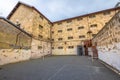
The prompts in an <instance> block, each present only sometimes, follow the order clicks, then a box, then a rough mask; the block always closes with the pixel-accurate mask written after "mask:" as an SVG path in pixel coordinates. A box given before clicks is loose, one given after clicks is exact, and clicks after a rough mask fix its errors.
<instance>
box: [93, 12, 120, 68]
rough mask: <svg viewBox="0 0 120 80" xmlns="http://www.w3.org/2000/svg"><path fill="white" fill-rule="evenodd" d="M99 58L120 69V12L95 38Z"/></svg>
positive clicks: (94, 42)
mask: <svg viewBox="0 0 120 80" xmlns="http://www.w3.org/2000/svg"><path fill="white" fill-rule="evenodd" d="M92 42H93V45H95V44H97V50H98V55H99V59H101V60H102V61H104V62H106V63H107V64H109V65H111V66H113V67H115V68H116V69H118V70H120V12H118V13H117V14H116V15H115V16H114V17H113V18H112V19H111V20H110V21H109V22H108V24H106V25H105V26H104V28H103V29H102V30H101V31H100V32H99V33H98V34H97V35H96V36H95V37H94V38H93V40H92Z"/></svg>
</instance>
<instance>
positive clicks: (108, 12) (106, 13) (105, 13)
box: [103, 11, 111, 15]
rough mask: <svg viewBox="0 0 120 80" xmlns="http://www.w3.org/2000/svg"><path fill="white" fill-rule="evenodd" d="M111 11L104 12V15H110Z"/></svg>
mask: <svg viewBox="0 0 120 80" xmlns="http://www.w3.org/2000/svg"><path fill="white" fill-rule="evenodd" d="M110 13H111V12H110V11H107V12H104V13H103V15H110Z"/></svg>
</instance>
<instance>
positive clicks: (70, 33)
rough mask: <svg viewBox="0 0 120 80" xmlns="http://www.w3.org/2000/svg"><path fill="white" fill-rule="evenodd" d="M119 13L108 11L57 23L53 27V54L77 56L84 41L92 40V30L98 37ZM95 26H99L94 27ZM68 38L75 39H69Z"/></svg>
mask: <svg viewBox="0 0 120 80" xmlns="http://www.w3.org/2000/svg"><path fill="white" fill-rule="evenodd" d="M117 11H118V10H112V11H106V12H101V13H97V14H90V15H87V16H83V17H78V18H74V19H68V20H63V21H58V22H55V23H54V24H53V27H52V40H53V45H52V47H53V49H52V52H53V54H54V55H67V54H74V55H77V52H76V49H77V45H83V44H82V43H83V41H84V40H86V39H90V37H89V36H88V34H87V32H88V31H89V30H91V31H92V35H96V34H97V33H98V32H99V31H100V30H101V28H103V26H104V25H105V24H106V23H107V22H108V21H109V20H110V19H111V18H112V17H113V16H114V14H115V13H116V12H117ZM91 16H95V17H91ZM95 24H96V25H97V26H92V25H95ZM68 29H72V30H68ZM80 36H81V37H80ZM68 37H73V39H68ZM59 38H62V40H59ZM65 43H67V44H65ZM68 46H74V48H72V49H69V48H68ZM58 47H63V49H58Z"/></svg>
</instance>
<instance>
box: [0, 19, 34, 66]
mask: <svg viewBox="0 0 120 80" xmlns="http://www.w3.org/2000/svg"><path fill="white" fill-rule="evenodd" d="M31 40H32V37H31V36H30V35H28V34H27V33H26V32H24V31H23V30H21V29H18V28H17V26H15V25H14V24H12V23H11V22H9V21H8V20H6V19H4V18H0V65H4V64H8V63H14V62H19V61H23V60H29V59H30V57H31V49H30V48H31Z"/></svg>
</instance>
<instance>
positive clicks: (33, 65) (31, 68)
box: [0, 56, 120, 80]
mask: <svg viewBox="0 0 120 80" xmlns="http://www.w3.org/2000/svg"><path fill="white" fill-rule="evenodd" d="M0 80H120V76H119V75H118V74H116V73H114V72H113V71H111V70H110V69H108V68H106V67H105V66H104V65H102V64H101V63H99V61H98V60H94V61H93V62H92V60H91V58H90V57H85V56H51V57H45V59H44V60H43V59H42V58H41V59H36V60H30V61H25V62H20V63H15V64H8V65H5V66H2V69H0Z"/></svg>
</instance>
